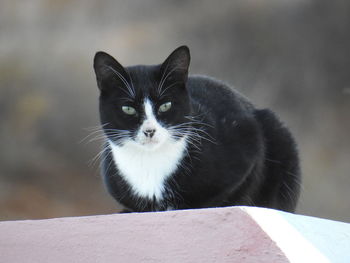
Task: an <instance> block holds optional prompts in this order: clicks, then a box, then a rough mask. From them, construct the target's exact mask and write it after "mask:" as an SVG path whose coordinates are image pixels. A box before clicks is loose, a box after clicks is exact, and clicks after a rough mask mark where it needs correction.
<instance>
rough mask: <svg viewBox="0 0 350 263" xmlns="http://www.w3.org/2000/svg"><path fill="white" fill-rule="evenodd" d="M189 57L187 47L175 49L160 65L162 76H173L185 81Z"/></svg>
mask: <svg viewBox="0 0 350 263" xmlns="http://www.w3.org/2000/svg"><path fill="white" fill-rule="evenodd" d="M190 61H191V56H190V50H189V48H188V47H187V46H181V47H178V48H177V49H175V50H174V51H173V52H172V53H171V54H170V55H169V56H168V57H167V59H166V60H165V61H164V62H163V64H162V65H161V72H162V73H163V75H165V76H166V75H167V74H169V76H170V75H173V76H176V78H181V80H183V81H184V82H186V81H187V77H188V68H189V66H190Z"/></svg>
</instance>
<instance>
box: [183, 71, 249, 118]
mask: <svg viewBox="0 0 350 263" xmlns="http://www.w3.org/2000/svg"><path fill="white" fill-rule="evenodd" d="M187 88H188V92H189V95H190V98H191V101H192V103H193V104H197V105H199V106H200V107H201V108H206V110H207V111H209V112H212V113H214V114H215V113H216V114H215V115H217V114H218V115H226V114H227V112H228V111H229V112H231V113H237V114H238V113H239V114H248V115H250V114H251V113H252V112H253V111H254V106H253V104H252V103H251V102H250V101H249V100H248V99H247V98H246V97H245V96H244V95H242V94H240V93H239V92H238V91H236V90H235V89H233V88H232V87H230V86H228V85H227V84H225V83H224V82H222V81H219V80H217V79H214V78H211V77H208V76H202V75H191V76H189V78H188V82H187Z"/></svg>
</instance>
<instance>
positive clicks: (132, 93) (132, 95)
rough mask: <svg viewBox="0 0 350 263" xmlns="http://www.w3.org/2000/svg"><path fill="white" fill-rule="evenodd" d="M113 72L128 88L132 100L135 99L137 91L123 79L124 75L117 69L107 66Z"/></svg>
mask: <svg viewBox="0 0 350 263" xmlns="http://www.w3.org/2000/svg"><path fill="white" fill-rule="evenodd" d="M107 67H108V68H109V69H110V70H111V71H112V72H114V73H115V74H116V75H117V76H118V77H119V79H120V80H121V81H122V82H123V83H124V85H125V87H126V88H127V90H128V91H129V95H130V96H131V97H132V98H135V95H136V94H135V90H133V89H132V88H131V86H130V84H129V83H128V81H127V80H126V79H125V78H124V77H123V75H122V74H120V73H119V72H118V71H116V70H115V69H113V68H112V67H111V66H107Z"/></svg>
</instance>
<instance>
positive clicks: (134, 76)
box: [126, 65, 160, 85]
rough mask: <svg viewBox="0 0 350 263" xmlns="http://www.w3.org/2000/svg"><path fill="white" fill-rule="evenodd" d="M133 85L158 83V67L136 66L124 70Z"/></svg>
mask: <svg viewBox="0 0 350 263" xmlns="http://www.w3.org/2000/svg"><path fill="white" fill-rule="evenodd" d="M126 70H127V72H128V73H129V75H130V78H131V80H132V81H133V82H134V84H136V85H139V84H153V83H156V82H157V81H158V78H159V74H160V67H159V66H149V65H137V66H131V67H127V68H126Z"/></svg>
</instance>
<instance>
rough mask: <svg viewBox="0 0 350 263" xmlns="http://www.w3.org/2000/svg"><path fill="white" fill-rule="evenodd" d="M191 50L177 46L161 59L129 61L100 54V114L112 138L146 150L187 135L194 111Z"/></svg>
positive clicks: (96, 60) (97, 68) (96, 62)
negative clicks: (156, 62) (150, 63)
mask: <svg viewBox="0 0 350 263" xmlns="http://www.w3.org/2000/svg"><path fill="white" fill-rule="evenodd" d="M189 63H190V53H189V49H188V48H187V47H186V46H181V47H179V48H177V49H176V50H175V51H173V52H172V53H171V54H170V55H169V57H168V58H167V59H166V60H165V61H164V62H163V63H162V64H160V65H155V66H144V65H140V66H131V67H123V66H122V65H121V64H120V63H119V62H118V61H117V60H116V59H114V58H113V57H112V56H110V55H108V54H107V53H104V52H98V53H96V55H95V58H94V69H95V73H96V79H97V85H98V87H99V90H100V118H101V124H102V126H103V129H104V132H105V134H106V135H107V137H108V139H109V140H111V141H113V142H114V143H115V144H118V145H123V144H126V143H128V144H131V145H134V146H135V147H141V148H142V149H145V150H153V149H157V148H158V147H159V146H161V145H165V144H166V143H167V142H168V143H169V142H171V141H176V140H179V139H181V138H182V137H183V136H185V134H186V132H182V133H181V132H179V131H181V127H182V130H184V128H185V127H184V124H185V123H186V122H187V121H188V119H187V118H186V116H188V115H189V114H190V110H191V109H190V104H189V97H188V93H187V89H186V82H187V78H188V67H189Z"/></svg>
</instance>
